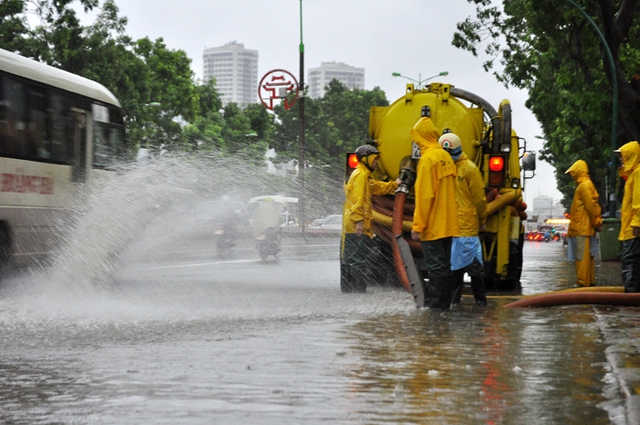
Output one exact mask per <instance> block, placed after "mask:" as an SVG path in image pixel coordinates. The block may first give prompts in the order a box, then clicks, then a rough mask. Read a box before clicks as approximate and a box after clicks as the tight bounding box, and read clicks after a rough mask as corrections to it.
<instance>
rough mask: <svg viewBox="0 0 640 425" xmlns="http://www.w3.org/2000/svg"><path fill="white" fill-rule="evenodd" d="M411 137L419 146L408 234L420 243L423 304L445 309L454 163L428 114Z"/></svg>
mask: <svg viewBox="0 0 640 425" xmlns="http://www.w3.org/2000/svg"><path fill="white" fill-rule="evenodd" d="M411 138H412V140H413V141H414V142H415V143H416V144H417V145H418V147H419V148H420V160H419V162H418V167H417V170H416V171H417V178H416V184H415V186H414V190H415V210H414V213H413V226H412V229H411V237H412V239H414V240H419V241H420V242H421V245H422V253H423V259H424V260H423V261H424V268H425V270H426V272H427V274H428V280H427V281H426V294H425V307H427V308H429V309H431V310H446V309H449V307H450V306H451V296H452V290H453V279H452V278H453V275H452V272H451V243H452V239H453V236H456V235H457V234H458V206H457V203H456V165H455V164H454V162H453V159H451V155H449V154H448V153H447V152H445V150H444V149H442V147H441V146H440V145H439V144H438V131H437V130H436V128H435V126H434V124H433V122H432V121H431V118H429V117H428V116H424V117H422V118H420V120H419V121H418V122H417V123H416V124H415V125H414V126H413V129H412V130H411Z"/></svg>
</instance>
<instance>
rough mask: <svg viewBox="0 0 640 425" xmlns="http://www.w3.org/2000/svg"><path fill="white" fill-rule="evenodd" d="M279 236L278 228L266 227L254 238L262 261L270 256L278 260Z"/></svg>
mask: <svg viewBox="0 0 640 425" xmlns="http://www.w3.org/2000/svg"><path fill="white" fill-rule="evenodd" d="M281 236H282V235H281V233H280V228H279V227H267V228H266V229H264V230H263V231H262V233H260V234H259V235H258V236H257V237H256V248H257V249H258V250H259V252H260V258H261V259H262V261H266V260H267V257H269V256H270V255H271V256H273V257H275V258H276V259H278V255H280V240H281Z"/></svg>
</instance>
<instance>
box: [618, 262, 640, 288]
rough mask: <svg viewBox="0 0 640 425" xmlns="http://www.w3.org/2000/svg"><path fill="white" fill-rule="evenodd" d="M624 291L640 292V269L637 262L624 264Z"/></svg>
mask: <svg viewBox="0 0 640 425" xmlns="http://www.w3.org/2000/svg"><path fill="white" fill-rule="evenodd" d="M622 282H623V283H624V292H640V269H639V268H638V266H636V265H635V264H633V265H632V264H628V265H624V266H622Z"/></svg>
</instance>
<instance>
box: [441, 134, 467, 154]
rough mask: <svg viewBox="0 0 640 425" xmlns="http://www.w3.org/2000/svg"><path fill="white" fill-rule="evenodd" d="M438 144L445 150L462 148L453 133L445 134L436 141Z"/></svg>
mask: <svg viewBox="0 0 640 425" xmlns="http://www.w3.org/2000/svg"><path fill="white" fill-rule="evenodd" d="M438 144H440V146H442V147H443V148H444V149H447V150H454V149H457V148H459V147H460V146H462V142H461V141H460V138H459V137H458V135H457V134H455V133H445V134H443V135H442V136H440V139H438Z"/></svg>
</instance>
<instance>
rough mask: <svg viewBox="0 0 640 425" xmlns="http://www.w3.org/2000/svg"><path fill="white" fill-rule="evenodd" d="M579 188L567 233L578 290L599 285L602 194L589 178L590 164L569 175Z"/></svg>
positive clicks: (576, 165)
mask: <svg viewBox="0 0 640 425" xmlns="http://www.w3.org/2000/svg"><path fill="white" fill-rule="evenodd" d="M565 174H569V175H571V177H573V180H574V181H575V182H576V183H577V184H578V186H577V187H576V191H575V193H574V195H573V201H572V202H571V210H570V212H569V216H570V222H569V230H568V231H567V257H568V258H569V259H570V260H573V261H574V262H575V264H576V283H577V285H578V286H593V285H595V284H596V271H595V270H596V269H595V261H594V259H595V256H596V255H597V254H598V243H597V240H596V232H600V231H602V214H601V212H602V211H601V209H600V203H599V202H598V198H599V196H598V191H597V190H596V187H595V186H594V184H593V182H592V181H591V178H590V177H589V167H588V166H587V163H586V162H584V161H583V160H581V159H579V160H578V161H576V162H574V163H573V165H572V166H571V167H569V169H568V170H567V171H566V172H565Z"/></svg>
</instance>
